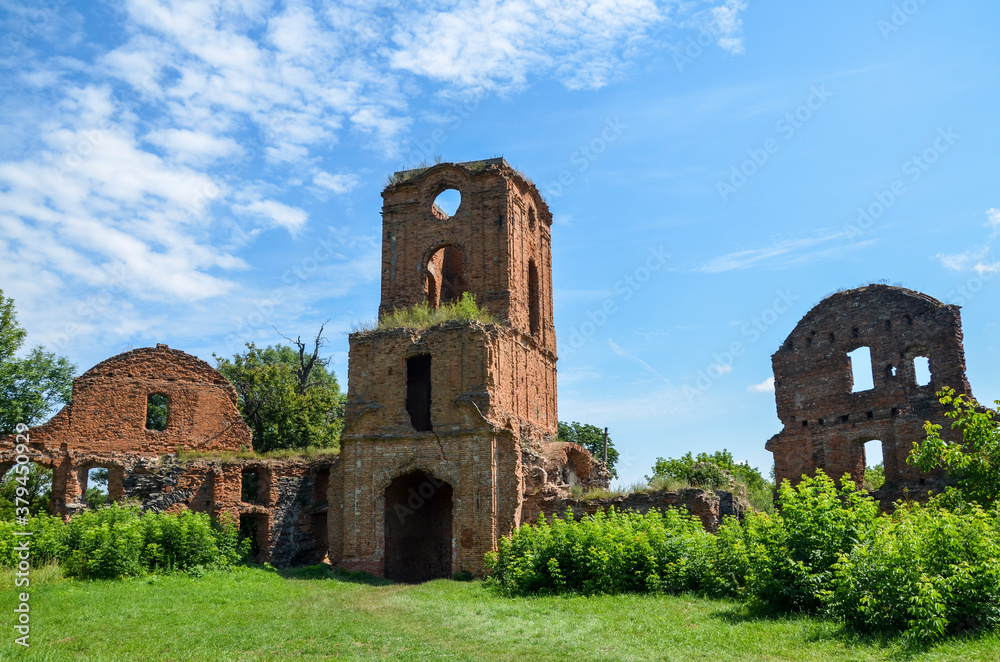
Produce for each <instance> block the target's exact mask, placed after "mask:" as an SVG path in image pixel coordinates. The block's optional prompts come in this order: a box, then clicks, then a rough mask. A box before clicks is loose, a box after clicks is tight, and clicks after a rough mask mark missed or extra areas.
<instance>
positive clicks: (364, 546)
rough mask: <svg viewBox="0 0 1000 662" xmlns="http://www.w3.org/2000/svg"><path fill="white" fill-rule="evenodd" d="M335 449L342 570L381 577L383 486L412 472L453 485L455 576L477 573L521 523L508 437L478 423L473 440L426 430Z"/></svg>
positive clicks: (352, 441)
mask: <svg viewBox="0 0 1000 662" xmlns="http://www.w3.org/2000/svg"><path fill="white" fill-rule="evenodd" d="M491 432H493V433H494V434H495V436H491ZM416 435H419V436H416ZM341 443H342V450H341V461H342V463H343V465H342V466H343V467H344V472H343V490H344V491H343V494H344V498H343V532H344V541H343V557H342V561H341V564H342V565H343V566H344V567H346V568H349V569H351V570H364V571H365V572H370V573H372V574H374V575H376V576H383V574H384V562H385V517H386V516H387V513H386V508H385V492H386V488H387V487H388V486H389V485H390V483H392V481H393V480H394V479H395V478H396V477H398V476H401V475H404V474H408V473H411V472H412V471H415V470H420V471H423V472H425V473H427V474H430V475H432V476H433V477H434V478H436V479H438V480H441V481H444V482H446V483H448V484H449V485H451V487H452V571H453V572H460V571H463V570H464V571H467V572H471V573H473V574H482V573H483V571H484V565H483V558H484V556H485V554H486V552H488V551H490V550H492V549H495V548H496V544H497V540H498V537H499V536H502V535H505V534H507V533H510V532H511V531H512V530H513V528H514V527H515V526H517V525H518V524H519V523H520V504H521V492H520V490H521V483H520V467H519V462H518V459H519V454H518V452H517V440H516V439H515V437H514V435H512V434H510V433H506V432H503V431H499V432H498V433H497V431H493V430H491V429H490V428H489V427H488V426H485V425H483V426H480V429H479V431H477V432H474V433H472V434H463V435H460V436H449V437H442V438H440V439H437V438H435V436H434V433H432V432H427V433H414V436H413V437H411V438H408V439H407V438H404V439H391V440H390V439H379V440H377V441H375V440H371V439H364V438H357V437H351V436H348V437H347V438H343V439H342V442H341ZM429 489H432V488H429ZM425 496H426V495H425ZM421 503H422V502H421V501H419V499H418V498H417V497H414V500H413V501H411V502H409V503H408V506H409V507H411V508H413V510H419V508H420V506H421ZM388 516H390V517H391V516H393V514H392V513H389V514H388ZM332 559H333V555H332V553H331V560H332Z"/></svg>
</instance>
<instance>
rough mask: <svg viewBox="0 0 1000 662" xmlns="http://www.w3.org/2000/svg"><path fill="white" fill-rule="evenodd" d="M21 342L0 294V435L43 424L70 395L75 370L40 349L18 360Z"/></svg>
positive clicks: (14, 318)
mask: <svg viewBox="0 0 1000 662" xmlns="http://www.w3.org/2000/svg"><path fill="white" fill-rule="evenodd" d="M24 339H25V332H24V329H22V328H21V326H20V325H19V324H18V322H17V315H16V313H15V311H14V300H13V299H8V298H6V297H4V295H3V291H0V434H12V433H13V432H14V431H15V426H16V425H17V424H18V423H24V424H25V425H28V426H35V425H38V424H39V423H42V422H44V421H45V420H47V419H48V418H49V417H50V416H51V415H52V414H54V413H55V412H56V411H58V410H59V408H60V407H62V406H63V405H65V404H66V403H67V402H69V401H70V398H71V397H72V395H73V375H75V374H76V366H75V365H73V364H72V363H70V362H69V361H68V360H67V359H66V358H65V357H62V356H56V355H55V354H53V353H52V352H46V351H45V349H44V348H43V347H40V346H39V347H35V348H34V349H32V350H31V351H30V352H28V354H27V356H24V357H23V358H18V357H17V356H16V353H17V352H18V350H20V349H21V346H22V345H23V344H24Z"/></svg>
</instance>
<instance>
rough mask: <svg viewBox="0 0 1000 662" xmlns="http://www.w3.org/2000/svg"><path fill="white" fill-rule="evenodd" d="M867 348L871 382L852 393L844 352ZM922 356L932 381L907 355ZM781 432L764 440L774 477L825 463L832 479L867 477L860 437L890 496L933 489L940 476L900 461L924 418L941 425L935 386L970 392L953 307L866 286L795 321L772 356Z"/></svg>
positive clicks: (948, 431) (830, 300)
mask: <svg viewBox="0 0 1000 662" xmlns="http://www.w3.org/2000/svg"><path fill="white" fill-rule="evenodd" d="M859 347H869V348H870V350H871V358H872V372H873V379H874V388H873V389H870V390H867V391H861V392H857V393H852V388H853V376H852V370H851V364H850V358H849V357H848V356H847V354H848V352H851V351H853V350H855V349H857V348H859ZM917 356H926V357H928V359H929V363H930V370H931V382H930V384H928V385H926V386H918V385H917V382H916V376H915V373H914V366H913V361H914V357H917ZM772 364H773V367H774V377H775V400H776V403H777V409H778V417H779V418H780V419H781V421H782V423H783V424H784V429H783V430H782V431H781V433H779V434H777V435H775V436H774V437H772V438H771V440H770V441H768V443H767V448H768V450H770V451H772V452H773V453H774V461H775V476H776V478H777V480H778V481H779V482H780V481H782V480H784V479H786V478H787V479H789V480H791V481H793V482H794V481H796V480H798V478H799V477H800V476H801V475H802V474H804V473H805V474H810V473H812V472H814V471H815V470H816V469H818V468H821V469H823V470H824V471H825V472H826V473H827V474H828V475H831V476H833V477H837V478H839V477H840V476H841V475H843V474H844V473H850V474H851V475H852V477H854V479H855V480H856V481H857V482H859V483H860V482H861V480H862V479H863V477H864V469H865V457H864V446H863V445H864V443H865V442H867V441H870V440H874V439H877V440H879V441H881V442H882V451H883V457H884V466H885V473H886V485H885V487H884V488H883V489H882V490H881V492H880V494H879V495H878V496H880V497H881V498H883V499H884V500H890V501H891V500H893V499H895V498H898V497H900V496H902V495H903V491H904V490H908V491H909V492H910V494H911V495H917V494H919V493H922V492H926V491H927V490H928V489H930V488H937V489H940V487H941V485H940V480H941V475H940V474H935V475H925V474H922V473H920V472H919V471H918V470H916V469H914V468H913V467H910V466H909V465H907V464H906V457H907V455H908V454H909V452H910V449H911V448H912V445H913V442H914V441H921V440H922V439H923V438H924V432H923V423H924V421H926V420H931V421H933V422H935V423H938V424H941V425H943V426H944V430H943V433H944V434H946V435H950V434H951V429H950V424H949V423H948V421H947V419H945V418H944V416H943V413H944V408H943V406H942V405H941V404H940V403H939V402H938V400H937V397H936V395H935V392H936V391H937V390H939V389H941V388H942V387H944V386H951V387H952V388H954V389H956V390H958V391H959V392H961V393H967V394H968V393H970V389H969V383H968V380H967V379H966V377H965V354H964V350H963V348H962V330H961V320H960V316H959V310H958V307H957V306H950V305H945V304H943V303H941V302H940V301H937V300H936V299H933V298H932V297H929V296H927V295H924V294H921V293H919V292H914V291H912V290H907V289H903V288H899V287H889V286H885V285H869V286H867V287H862V288H858V289H854V290H849V291H845V292H838V293H836V294H834V295H831V296H830V297H827V298H826V299H824V300H823V301H822V302H820V303H819V304H818V305H817V306H816V307H815V308H813V309H812V310H811V311H810V312H809V313H807V314H806V316H805V317H804V318H803V319H802V320H801V321H800V322H799V324H798V325H797V326H796V327H795V329H794V330H793V331H792V333H791V334H790V335H789V336H788V338H787V339H786V340H785V342H784V344H783V345H782V347H781V348H780V349H779V350H778V351H777V352H776V353H775V354H774V356H773V357H772Z"/></svg>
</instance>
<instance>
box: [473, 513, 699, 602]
mask: <svg viewBox="0 0 1000 662" xmlns="http://www.w3.org/2000/svg"><path fill="white" fill-rule="evenodd" d="M713 546H714V538H713V537H712V535H711V534H709V533H706V532H705V530H704V528H702V525H701V522H700V521H699V520H698V519H697V518H695V517H691V516H689V515H687V514H682V513H681V512H680V511H677V510H670V511H667V512H665V513H660V512H659V511H656V510H653V511H650V512H649V513H647V514H645V515H640V514H637V513H633V512H619V511H616V510H615V509H613V508H612V509H609V510H608V511H607V512H603V511H601V512H598V513H597V514H596V515H593V516H588V517H585V518H583V519H582V520H580V521H573V518H572V513H567V515H566V517H565V518H560V517H558V516H555V517H553V518H552V521H551V523H550V522H548V521H546V519H545V518H544V516H542V517H539V519H538V522H537V523H536V524H534V525H525V526H522V527H520V528H519V529H517V530H516V531H515V532H514V533H513V534H512V535H511V536H510V537H507V538H503V539H501V541H500V544H499V546H498V549H497V551H496V552H491V553H489V554H488V556H487V569H488V572H489V582H490V583H491V584H492V585H494V586H496V587H497V588H499V589H500V590H501V591H502V592H504V593H507V594H510V595H523V594H530V593H556V592H562V591H573V592H579V593H583V594H595V593H642V592H668V593H677V592H680V591H692V590H699V589H700V588H702V586H703V585H704V584H705V582H706V579H707V577H708V571H709V567H710V560H711V557H712V550H713Z"/></svg>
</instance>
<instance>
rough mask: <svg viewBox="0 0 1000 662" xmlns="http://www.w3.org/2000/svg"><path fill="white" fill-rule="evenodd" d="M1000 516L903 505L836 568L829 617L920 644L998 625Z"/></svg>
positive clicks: (855, 626) (843, 558)
mask: <svg viewBox="0 0 1000 662" xmlns="http://www.w3.org/2000/svg"><path fill="white" fill-rule="evenodd" d="M998 515H1000V513H998V512H997V511H993V512H992V513H986V512H984V511H983V510H982V509H981V508H979V507H972V508H968V509H965V510H964V511H963V512H951V511H948V510H945V509H943V508H938V507H936V506H934V505H929V506H921V505H916V504H906V505H900V507H899V508H898V509H897V510H896V512H895V513H894V514H893V515H892V516H891V517H881V518H879V520H878V521H877V522H876V525H875V526H874V528H873V529H872V530H871V532H870V535H868V536H867V537H866V539H865V540H864V541H862V542H860V543H859V544H858V545H855V546H854V548H853V549H851V550H850V552H849V553H847V554H844V555H843V556H842V557H841V558H840V560H839V562H838V563H837V564H836V565H835V567H834V574H835V577H834V580H833V582H832V589H831V590H830V591H829V594H828V595H827V598H826V601H827V604H828V607H829V610H830V612H831V613H832V614H834V615H836V616H838V617H840V618H842V619H843V620H844V621H846V622H847V623H848V624H849V625H851V626H852V627H854V628H855V629H857V630H861V631H869V632H883V631H890V632H892V631H904V630H905V631H906V632H907V633H908V634H909V635H910V636H912V637H914V638H916V639H919V640H922V641H930V640H934V639H937V638H939V637H941V636H943V635H945V634H946V633H949V632H959V631H963V630H967V629H979V628H993V627H996V626H997V625H1000V516H998Z"/></svg>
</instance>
